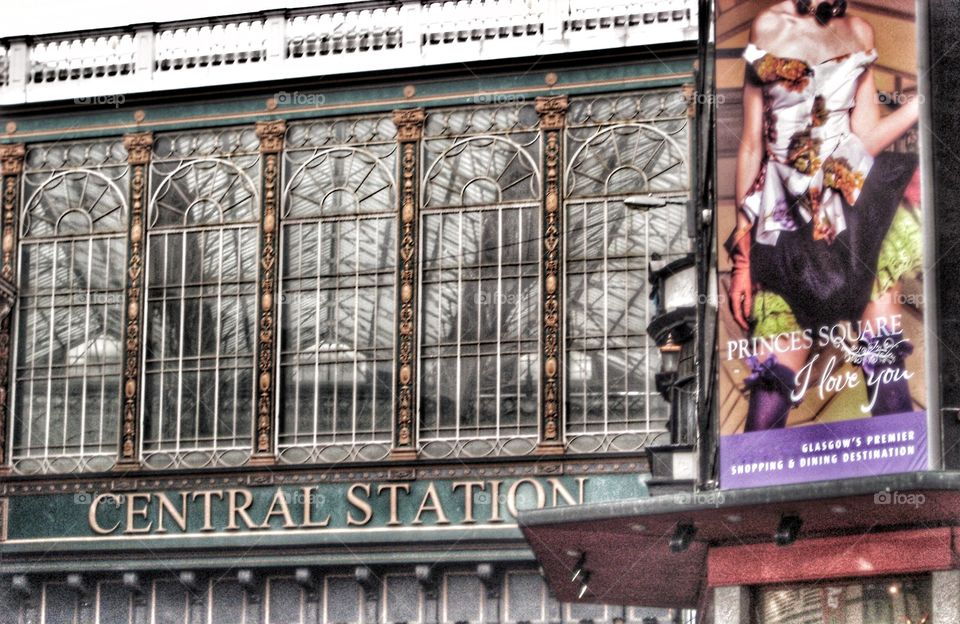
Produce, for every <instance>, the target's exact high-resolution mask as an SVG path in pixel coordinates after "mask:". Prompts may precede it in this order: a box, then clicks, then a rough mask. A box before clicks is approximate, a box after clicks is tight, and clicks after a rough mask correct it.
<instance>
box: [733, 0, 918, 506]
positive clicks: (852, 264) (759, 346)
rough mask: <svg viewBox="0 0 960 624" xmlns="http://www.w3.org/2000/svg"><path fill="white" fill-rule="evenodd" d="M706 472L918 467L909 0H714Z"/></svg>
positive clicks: (789, 478) (850, 473)
mask: <svg viewBox="0 0 960 624" xmlns="http://www.w3.org/2000/svg"><path fill="white" fill-rule="evenodd" d="M717 44H718V62H717V84H718V97H717V101H718V122H717V125H718V145H719V150H718V151H719V159H718V168H719V171H718V173H719V175H718V180H719V181H720V188H719V196H720V202H719V210H718V214H719V216H718V231H719V235H720V241H719V243H720V247H721V251H720V256H721V261H720V267H719V268H720V274H719V279H720V288H719V291H720V292H721V293H723V294H724V296H723V297H722V300H721V301H720V305H719V310H720V312H719V314H720V318H719V327H720V330H719V339H718V363H719V370H720V385H719V389H720V434H721V437H720V474H721V477H720V482H721V487H725V488H741V487H753V486H764V485H772V484H783V483H796V482H806V481H817V480H825V479H837V478H844V477H857V476H869V475H875V474H887V473H893V472H907V471H911V470H921V469H925V468H926V467H927V431H926V411H925V408H926V387H925V386H926V383H925V382H926V379H925V371H924V365H923V362H924V348H925V345H924V340H923V336H924V305H923V304H924V301H923V251H924V249H923V236H922V223H923V219H924V218H925V217H924V211H923V206H922V202H921V192H920V175H919V165H918V156H917V152H918V140H917V136H918V134H917V122H918V116H919V105H920V101H919V100H920V96H919V95H918V88H917V83H918V76H917V52H916V49H917V46H916V19H915V4H914V0H850V1H849V2H847V1H845V0H832V1H831V0H824V1H817V0H770V1H766V2H764V1H762V0H761V1H756V0H751V1H749V2H744V1H736V0H729V1H725V0H718V3H717Z"/></svg>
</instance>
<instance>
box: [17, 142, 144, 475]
mask: <svg viewBox="0 0 960 624" xmlns="http://www.w3.org/2000/svg"><path fill="white" fill-rule="evenodd" d="M126 174H127V167H126V152H125V150H124V149H123V146H122V144H121V143H120V142H119V141H107V142H92V143H91V142H79V143H67V144H58V145H38V146H33V147H31V149H30V150H29V151H28V153H27V158H26V163H25V168H24V189H25V196H26V197H27V200H26V202H25V204H24V207H23V211H22V213H21V217H20V256H19V282H20V283H19V301H18V306H17V316H16V319H17V320H16V322H17V334H16V336H17V338H16V373H15V374H16V387H15V389H14V409H13V446H12V451H13V452H12V462H13V468H14V470H16V471H17V472H21V473H28V474H29V473H37V472H73V471H81V470H107V469H109V468H110V467H112V466H113V464H114V461H115V458H116V455H117V443H118V436H119V433H118V430H117V422H118V417H119V413H120V397H121V392H120V383H121V367H122V359H123V353H124V351H123V347H122V331H123V287H124V279H125V271H126V244H125V241H126V232H127V204H126V199H125V198H126Z"/></svg>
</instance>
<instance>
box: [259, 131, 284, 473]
mask: <svg viewBox="0 0 960 624" xmlns="http://www.w3.org/2000/svg"><path fill="white" fill-rule="evenodd" d="M286 129H287V126H286V122H285V121H284V120H282V119H280V120H277V121H260V122H257V136H258V137H259V138H260V154H261V158H263V164H262V166H263V175H262V176H261V186H260V197H261V198H262V199H261V202H260V206H261V210H260V282H259V283H260V297H259V298H258V300H257V423H256V437H255V445H254V453H253V459H251V463H255V464H271V463H274V462H275V461H276V449H275V448H274V443H273V440H274V435H275V431H274V427H273V422H274V411H275V410H274V405H275V402H276V375H275V374H274V372H275V371H274V363H275V362H276V357H277V346H276V345H277V331H276V328H277V306H276V305H275V302H276V297H277V280H278V275H277V271H278V263H277V253H278V248H279V240H280V236H279V232H280V229H279V228H280V158H281V153H282V152H283V137H284V133H285V132H286Z"/></svg>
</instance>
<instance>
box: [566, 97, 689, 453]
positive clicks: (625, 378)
mask: <svg viewBox="0 0 960 624" xmlns="http://www.w3.org/2000/svg"><path fill="white" fill-rule="evenodd" d="M680 96H681V94H679V92H669V91H649V92H637V93H632V94H627V95H620V96H618V97H617V98H616V99H613V98H611V97H609V96H594V97H584V98H573V99H571V105H570V110H569V115H571V116H572V117H571V118H570V119H568V124H567V127H566V129H565V134H566V141H567V150H566V152H565V154H566V158H567V164H568V167H569V174H568V177H567V187H566V189H565V191H566V195H567V196H566V200H565V206H564V213H565V219H566V220H565V228H566V229H565V235H566V247H565V250H566V269H565V270H566V280H565V287H566V293H565V295H566V297H565V303H566V310H565V314H566V349H567V351H566V375H567V379H566V382H567V383H566V392H567V411H566V433H567V444H568V446H569V447H570V448H571V449H572V450H574V451H580V452H591V451H597V450H606V449H610V450H617V451H627V450H636V449H638V448H641V447H642V446H644V445H646V444H650V443H653V442H655V441H656V440H657V439H658V438H659V437H661V436H663V435H664V434H665V431H666V420H667V416H666V415H667V405H666V403H665V401H664V400H663V399H662V397H660V395H659V393H658V392H657V391H656V385H655V378H654V376H655V374H656V372H657V365H658V362H657V360H656V353H657V352H656V349H655V345H654V344H653V342H652V341H650V340H648V339H647V337H646V327H647V325H648V324H649V322H650V320H651V317H652V316H653V315H654V314H656V312H657V311H656V310H654V309H652V308H651V301H650V289H649V285H648V283H647V279H646V275H647V267H648V264H649V262H650V261H651V259H653V258H654V254H659V257H664V256H666V255H668V254H675V255H682V254H684V253H686V252H687V251H688V245H689V240H688V238H687V235H686V225H685V220H686V213H685V208H684V207H683V206H682V205H677V206H674V205H668V206H665V207H663V208H662V209H661V208H658V209H657V210H652V211H641V210H634V209H631V208H629V207H627V206H626V204H625V202H624V200H625V199H626V198H627V197H629V196H631V195H636V194H651V195H654V196H657V195H658V194H664V195H668V196H670V197H678V196H679V197H683V196H684V194H685V193H688V192H689V189H690V182H689V171H688V166H687V157H686V154H687V152H688V141H689V138H688V131H687V128H686V117H685V116H684V115H683V114H682V110H681V109H680V108H678V105H677V104H676V102H678V101H680V99H678V98H679V97H680ZM572 119H576V120H577V121H576V122H571V120H572Z"/></svg>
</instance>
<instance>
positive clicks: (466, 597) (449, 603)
mask: <svg viewBox="0 0 960 624" xmlns="http://www.w3.org/2000/svg"><path fill="white" fill-rule="evenodd" d="M445 581H446V594H445V596H444V598H445V608H446V611H445V613H446V617H445V618H444V621H445V622H448V623H449V624H453V623H455V622H470V623H471V624H472V623H475V622H480V621H482V617H481V614H482V604H483V598H484V591H483V585H482V584H481V582H480V579H479V578H477V577H476V576H473V575H472V574H448V575H446V577H445Z"/></svg>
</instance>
